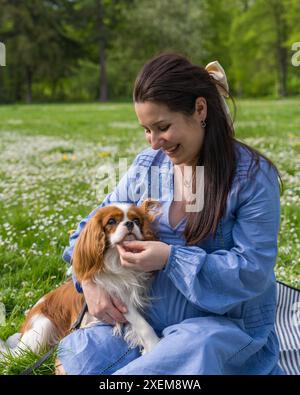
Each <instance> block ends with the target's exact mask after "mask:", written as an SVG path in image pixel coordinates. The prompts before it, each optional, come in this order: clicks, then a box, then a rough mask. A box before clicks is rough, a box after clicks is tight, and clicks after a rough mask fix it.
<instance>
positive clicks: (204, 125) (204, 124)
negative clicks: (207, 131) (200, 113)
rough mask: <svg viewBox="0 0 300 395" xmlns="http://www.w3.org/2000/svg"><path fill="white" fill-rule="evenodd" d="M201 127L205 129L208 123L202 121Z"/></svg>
mask: <svg viewBox="0 0 300 395" xmlns="http://www.w3.org/2000/svg"><path fill="white" fill-rule="evenodd" d="M201 126H202V127H203V128H205V127H206V122H205V120H204V121H203V120H202V121H201Z"/></svg>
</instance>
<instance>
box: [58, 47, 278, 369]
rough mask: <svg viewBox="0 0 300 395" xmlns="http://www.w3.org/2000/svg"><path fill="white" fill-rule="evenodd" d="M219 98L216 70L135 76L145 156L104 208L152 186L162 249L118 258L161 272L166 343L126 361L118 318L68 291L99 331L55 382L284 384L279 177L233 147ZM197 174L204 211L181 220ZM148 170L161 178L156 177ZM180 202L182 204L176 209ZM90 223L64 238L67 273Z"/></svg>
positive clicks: (109, 303) (157, 303) (180, 63)
mask: <svg viewBox="0 0 300 395" xmlns="http://www.w3.org/2000/svg"><path fill="white" fill-rule="evenodd" d="M227 95H228V85H227V80H226V76H225V73H224V70H223V69H222V67H221V66H220V65H219V63H218V62H213V63H211V64H209V65H208V67H207V68H206V69H204V68H202V67H198V66H196V65H193V64H191V63H190V62H189V61H188V60H187V59H186V58H184V57H183V56H181V55H178V54H173V53H166V54H161V55H159V56H157V57H155V58H153V59H151V60H150V61H148V62H147V63H146V64H145V65H144V67H143V68H142V70H141V72H140V73H139V75H138V77H137V79H136V82H135V86H134V92H133V100H134V105H135V111H136V115H137V118H138V120H139V122H140V124H141V125H142V126H143V128H144V129H145V134H146V139H147V141H148V142H149V144H150V145H151V148H149V149H147V150H145V151H143V152H142V153H140V154H139V155H138V156H137V158H136V159H135V161H134V163H133V165H132V166H131V168H130V169H129V171H128V173H127V175H126V176H125V177H124V178H123V179H122V180H121V182H120V183H119V185H118V187H117V188H116V190H115V191H113V192H112V193H111V194H110V195H108V196H107V197H106V199H105V200H104V202H103V203H102V206H103V205H106V204H109V203H112V202H114V201H118V200H119V197H120V196H124V193H125V195H126V196H127V197H128V198H127V201H129V202H134V203H136V204H141V202H142V201H143V200H144V199H145V198H147V197H150V196H151V187H152V184H153V182H158V185H159V187H158V189H159V191H160V194H159V200H160V202H161V205H162V216H161V217H160V218H159V220H158V223H157V226H158V236H159V239H160V241H153V242H135V241H132V242H128V243H127V246H126V250H125V249H124V248H122V247H119V252H120V255H121V262H122V264H123V265H124V266H125V267H134V268H135V269H136V270H144V271H157V272H156V276H155V280H154V282H153V286H152V289H151V296H153V297H154V299H153V303H152V305H151V307H150V308H149V310H148V311H147V320H148V321H149V323H150V324H151V325H152V327H153V328H154V329H155V331H156V332H157V334H158V335H159V336H160V337H162V340H161V341H160V342H159V343H158V345H157V346H156V348H155V349H154V350H153V351H152V352H151V353H149V354H146V355H143V356H141V355H140V353H139V350H138V349H128V346H127V344H126V343H125V342H124V340H123V339H121V338H117V337H113V336H112V331H111V325H113V324H114V323H115V322H124V321H125V318H124V315H123V314H124V312H126V306H124V305H122V303H121V302H120V301H119V300H117V299H112V298H110V297H109V296H108V295H107V294H106V293H105V292H104V290H102V289H99V287H98V286H96V285H95V284H93V283H91V282H87V283H83V284H78V283H77V282H76V279H75V285H76V287H77V289H78V291H82V290H83V292H84V295H85V298H86V301H87V304H88V308H89V311H90V312H91V314H93V315H95V316H97V317H98V318H99V319H101V320H102V321H104V323H103V325H99V326H96V327H92V328H87V329H84V330H79V331H76V332H74V333H72V334H71V335H69V336H67V337H66V338H65V339H64V340H63V341H62V342H61V344H60V350H59V359H60V362H61V364H62V365H61V367H60V371H65V372H67V373H68V374H282V371H281V369H280V367H279V366H278V364H277V363H278V353H279V351H278V342H277V338H276V334H275V330H274V319H275V310H276V284H275V275H274V265H275V261H276V254H277V235H278V229H279V218H280V201H279V195H280V189H279V182H278V172H277V170H276V168H275V166H274V165H273V164H272V163H271V162H270V161H269V160H268V159H266V158H265V157H263V156H262V155H260V154H258V153H257V152H256V151H255V150H253V149H251V148H249V147H247V146H246V145H245V144H242V143H240V142H238V141H237V140H236V139H235V138H234V130H233V126H232V123H231V121H230V117H229V115H228V109H227V106H226V104H225V100H224V99H223V96H227ZM185 166H189V169H192V170H193V171H192V172H191V173H190V174H192V177H191V176H190V177H189V179H187V178H186V177H185V178H184V179H183V180H184V181H183V182H181V179H180V177H178V174H179V175H180V173H178V169H179V172H182V173H185V171H184V169H185ZM199 166H203V167H204V194H203V197H204V199H203V202H202V203H203V204H202V205H201V204H200V206H201V209H200V210H199V209H198V210H192V212H188V210H187V207H188V205H190V203H192V202H193V199H192V195H193V194H195V191H196V194H198V193H200V192H201V190H200V189H199V188H198V187H197V182H198V181H197V180H198V178H197V169H198V168H199ZM137 169H138V170H137ZM141 169H142V171H141ZM151 169H156V170H157V169H158V170H159V172H158V175H157V177H156V176H154V177H153V172H151ZM174 169H176V171H174ZM176 174H177V175H176ZM173 175H175V177H173ZM166 176H167V178H166ZM151 177H152V178H151ZM166 180H167V181H166ZM166 185H168V186H169V187H170V188H168V186H167V187H166ZM176 188H177V189H176ZM178 190H179V192H181V193H182V196H183V199H181V200H180V199H175V198H174V197H175V192H176V193H177V192H178ZM162 191H163V192H162ZM152 197H153V196H152ZM156 198H157V196H156ZM189 207H190V206H189ZM93 214H94V212H92V213H91V214H90V215H89V216H88V217H87V218H86V219H84V220H83V221H82V222H81V223H80V224H79V226H78V229H77V230H76V232H75V233H74V234H73V235H72V236H71V240H70V246H69V247H68V248H67V249H66V250H65V253H64V259H65V260H66V261H68V262H70V259H71V256H72V251H73V247H74V243H75V241H76V239H77V237H78V235H79V233H80V231H81V230H82V228H83V227H84V226H85V224H86V222H87V221H88V220H89V218H90V217H91V216H92V215H93Z"/></svg>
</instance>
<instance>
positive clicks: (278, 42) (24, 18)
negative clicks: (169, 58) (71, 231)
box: [0, 0, 300, 103]
mask: <svg viewBox="0 0 300 395" xmlns="http://www.w3.org/2000/svg"><path fill="white" fill-rule="evenodd" d="M299 7H300V6H299V1H298V0H269V1H264V0H230V1H228V0H184V1H183V0H160V1H154V2H150V1H149V0H81V1H76V2H73V1H68V0H58V1H57V0H51V1H49V0H29V1H26V2H22V1H19V0H18V1H14V2H11V1H8V0H0V8H1V13H0V41H2V42H4V43H5V44H6V47H7V66H6V67H1V68H0V103H1V102H15V101H24V100H27V101H31V100H34V101H48V102H52V101H64V100H67V101H91V100H96V99H98V98H99V97H100V93H101V92H102V95H101V97H102V99H101V100H103V101H105V100H107V99H108V98H109V99H113V100H116V101H120V100H122V99H125V100H130V98H131V94H132V86H133V83H134V79H135V77H136V74H137V72H138V70H139V69H140V67H141V66H142V65H143V64H144V62H145V61H146V60H147V59H149V58H150V57H152V56H154V55H155V54H157V53H159V52H162V51H176V52H180V53H182V54H184V55H186V56H188V57H190V59H191V60H192V61H193V62H195V63H198V64H202V65H205V64H206V63H208V62H210V61H212V60H216V59H217V60H219V61H220V62H221V64H222V65H223V66H224V68H225V70H226V72H227V74H228V78H229V82H230V88H231V92H232V93H233V94H234V95H238V96H244V97H245V96H260V97H261V96H273V97H274V96H282V95H296V94H298V93H299V88H300V67H295V66H293V65H292V64H291V57H292V56H293V53H294V52H293V51H292V44H293V43H294V42H300V32H299V26H300V10H299Z"/></svg>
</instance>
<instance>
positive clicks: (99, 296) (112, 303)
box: [81, 280, 127, 325]
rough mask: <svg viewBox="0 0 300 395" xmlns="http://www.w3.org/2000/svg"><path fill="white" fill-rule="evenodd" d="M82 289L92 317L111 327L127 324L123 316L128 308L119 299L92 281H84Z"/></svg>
mask: <svg viewBox="0 0 300 395" xmlns="http://www.w3.org/2000/svg"><path fill="white" fill-rule="evenodd" d="M81 287H82V290H83V293H84V296H85V300H86V303H87V306H88V310H89V313H90V314H91V315H93V316H94V317H96V318H98V319H99V320H101V321H104V322H106V323H108V324H110V325H115V324H116V323H117V322H121V323H125V322H127V320H126V318H125V317H124V315H123V314H124V313H126V312H127V307H126V306H125V304H124V303H123V302H122V301H121V300H120V299H119V298H117V297H112V296H110V295H109V294H108V293H107V291H105V290H104V289H103V288H101V287H100V285H98V284H95V283H94V282H93V281H92V280H84V281H82V284H81Z"/></svg>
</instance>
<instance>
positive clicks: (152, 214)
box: [140, 199, 162, 222]
mask: <svg viewBox="0 0 300 395" xmlns="http://www.w3.org/2000/svg"><path fill="white" fill-rule="evenodd" d="M140 207H141V209H142V210H143V212H144V213H145V214H146V215H147V216H148V218H149V220H150V221H151V222H152V221H154V220H155V219H156V218H157V217H158V216H159V215H161V214H162V211H161V204H160V202H159V201H157V200H153V199H146V200H145V201H144V202H143V204H142V205H141V206H140Z"/></svg>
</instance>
